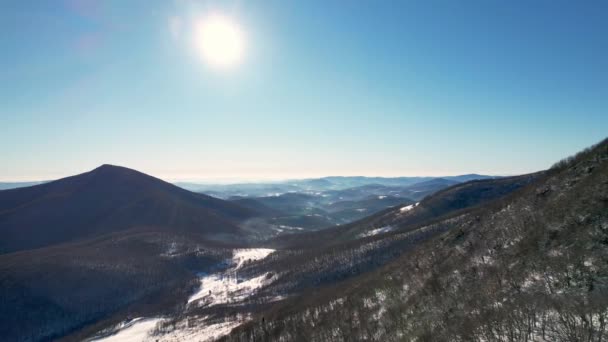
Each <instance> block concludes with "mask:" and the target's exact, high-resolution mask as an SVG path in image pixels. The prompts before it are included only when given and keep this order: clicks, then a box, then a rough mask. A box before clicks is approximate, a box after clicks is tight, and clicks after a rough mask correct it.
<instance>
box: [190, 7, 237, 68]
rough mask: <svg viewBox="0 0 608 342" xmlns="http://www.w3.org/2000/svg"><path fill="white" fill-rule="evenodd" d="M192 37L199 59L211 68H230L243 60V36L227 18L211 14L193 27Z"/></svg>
mask: <svg viewBox="0 0 608 342" xmlns="http://www.w3.org/2000/svg"><path fill="white" fill-rule="evenodd" d="M194 37H195V44H196V48H197V50H198V52H199V53H200V55H201V57H202V58H203V59H204V60H205V62H207V63H208V64H209V65H211V66H213V67H222V68H225V67H230V66H233V65H236V64H238V63H239V62H240V61H241V60H242V59H243V53H244V49H245V46H244V45H245V42H244V40H243V34H242V32H241V30H240V28H239V27H238V25H237V24H236V23H235V22H234V21H232V20H231V19H230V18H228V17H225V16H222V15H219V14H213V15H209V16H207V17H205V18H202V19H201V20H200V21H199V22H198V23H197V25H196V27H195V34H194Z"/></svg>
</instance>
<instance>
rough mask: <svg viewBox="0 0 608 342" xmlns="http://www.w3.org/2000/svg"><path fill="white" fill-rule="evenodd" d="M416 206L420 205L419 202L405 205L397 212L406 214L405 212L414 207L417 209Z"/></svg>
mask: <svg viewBox="0 0 608 342" xmlns="http://www.w3.org/2000/svg"><path fill="white" fill-rule="evenodd" d="M418 204H420V202H418V203H415V204H410V205H406V206H405V207H402V208H401V209H399V211H400V212H402V213H403V212H406V211H410V210H412V209H414V208H415V207H417V206H418Z"/></svg>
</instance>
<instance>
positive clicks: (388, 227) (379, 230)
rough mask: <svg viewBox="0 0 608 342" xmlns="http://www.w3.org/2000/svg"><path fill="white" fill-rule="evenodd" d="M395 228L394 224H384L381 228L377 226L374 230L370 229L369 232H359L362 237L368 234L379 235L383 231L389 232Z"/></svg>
mask: <svg viewBox="0 0 608 342" xmlns="http://www.w3.org/2000/svg"><path fill="white" fill-rule="evenodd" d="M394 229H395V228H394V227H393V226H384V227H380V228H376V229H373V230H370V231H368V232H365V233H361V234H359V236H360V237H366V236H373V235H378V234H382V233H388V232H390V231H392V230H394Z"/></svg>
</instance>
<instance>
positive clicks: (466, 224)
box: [225, 141, 608, 341]
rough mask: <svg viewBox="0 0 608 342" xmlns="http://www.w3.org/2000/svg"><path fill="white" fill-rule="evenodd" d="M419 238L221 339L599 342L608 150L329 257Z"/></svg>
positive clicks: (605, 301)
mask: <svg viewBox="0 0 608 342" xmlns="http://www.w3.org/2000/svg"><path fill="white" fill-rule="evenodd" d="M421 230H423V231H426V232H427V233H432V232H434V234H430V235H431V236H430V237H428V238H426V239H418V242H417V243H416V244H415V245H413V246H411V247H410V248H408V249H407V250H405V251H403V249H402V250H401V252H402V253H401V254H400V256H399V257H398V258H396V259H393V260H392V261H390V260H389V261H390V262H389V263H388V264H384V266H382V267H380V268H378V269H375V270H372V271H370V272H367V273H364V274H362V275H359V276H356V277H354V278H353V277H351V278H345V279H347V280H346V281H343V282H339V283H335V282H334V283H331V284H330V285H328V286H325V287H324V288H322V289H319V290H316V291H302V292H301V293H302V294H301V295H297V296H293V297H292V298H290V299H287V300H285V301H283V302H281V303H279V304H277V305H274V306H271V307H268V308H267V309H265V310H263V311H261V312H260V313H259V314H258V316H257V318H256V319H255V320H254V321H252V322H251V323H248V324H246V325H244V326H242V327H239V328H237V329H235V330H234V331H233V332H232V334H231V335H230V336H228V337H226V338H225V340H234V341H252V340H255V341H271V340H272V341H274V340H284V341H291V340H307V341H333V340H335V341H338V340H340V341H342V340H382V341H396V340H405V341H410V340H417V341H601V340H603V339H605V336H606V334H607V333H608V331H607V326H606V323H607V322H608V266H607V265H608V141H604V142H602V143H601V144H599V145H598V146H596V147H594V148H593V149H591V150H589V151H585V152H583V153H581V154H580V155H578V156H577V157H576V158H573V159H571V160H567V161H566V162H562V163H560V164H558V165H557V166H556V167H554V168H552V169H551V170H549V171H547V172H546V173H545V174H544V175H543V176H542V177H540V178H539V179H537V180H535V181H534V182H533V183H531V184H529V185H528V186H525V187H523V188H521V189H520V190H517V191H515V192H513V193H511V194H510V195H508V196H506V197H503V198H502V199H500V200H498V201H493V202H491V203H488V204H486V205H481V206H478V207H474V208H472V209H470V210H465V211H461V212H455V213H454V214H453V215H450V216H449V217H446V218H444V219H441V220H437V221H434V222H431V223H429V224H427V225H423V226H421V227H418V228H417V229H415V230H411V231H409V232H407V231H402V232H399V231H395V232H392V233H389V234H381V235H380V236H376V237H371V238H366V239H363V241H368V242H369V243H367V244H363V245H362V244H361V243H360V242H358V241H355V242H351V243H350V244H357V245H359V249H350V251H351V252H347V253H343V252H340V249H342V250H344V249H345V248H344V247H340V246H334V247H333V250H334V252H333V253H334V254H336V255H339V256H340V257H339V258H336V260H338V259H341V260H343V262H342V263H340V265H343V264H345V263H346V264H348V263H350V262H351V261H352V260H354V259H352V258H351V255H352V254H353V252H356V253H358V254H359V256H364V255H366V253H368V252H365V251H364V250H365V249H367V250H368V251H369V250H373V249H374V246H375V245H385V246H386V245H388V244H389V243H390V241H394V240H398V239H399V237H400V236H408V234H409V235H410V236H411V234H415V233H416V232H420V231H421ZM372 242H373V243H372ZM374 244H375V245H374ZM366 246H367V247H366ZM362 247H363V249H364V250H363V251H361V248H362ZM329 255H330V254H327V253H326V256H319V258H318V259H317V260H315V261H316V262H317V264H318V267H321V268H323V265H324V264H325V262H326V261H327V260H329V259H328V258H327V257H328V256H329ZM378 256H385V254H378V255H377V256H376V258H378ZM376 261H377V264H383V260H381V259H376ZM302 262H303V264H302V265H306V264H307V263H306V261H305V260H302ZM275 263H278V261H275ZM335 265H336V264H334V266H335ZM291 267H292V268H294V269H298V270H301V269H302V266H301V265H293V264H292V266H291ZM278 277H279V279H280V278H281V274H279V275H278ZM292 277H295V275H292ZM288 287H289V284H285V285H284V286H283V288H288ZM275 290H280V288H278V287H277V288H275Z"/></svg>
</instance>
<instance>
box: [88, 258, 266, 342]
mask: <svg viewBox="0 0 608 342" xmlns="http://www.w3.org/2000/svg"><path fill="white" fill-rule="evenodd" d="M272 252H274V249H269V248H249V249H235V250H234V251H233V255H232V259H231V260H229V261H230V263H231V265H232V267H230V268H229V269H227V270H226V271H224V272H219V273H214V274H205V275H202V276H201V278H200V281H201V286H200V289H199V290H198V291H197V292H196V293H195V294H193V295H192V296H191V297H190V298H189V299H188V303H189V304H191V305H201V306H211V305H217V304H226V303H237V302H240V301H243V300H245V299H247V297H249V296H251V295H252V294H253V293H255V291H256V290H257V289H259V288H260V287H262V286H264V285H266V284H268V283H270V282H272V281H273V280H274V278H273V277H269V276H267V275H266V274H263V275H261V276H258V277H255V278H250V279H243V278H239V275H238V270H239V269H241V268H242V267H243V266H244V265H245V264H246V263H248V262H251V261H254V260H260V259H263V258H265V257H267V256H268V255H269V254H270V253H272ZM205 320H206V318H201V319H200V320H197V324H196V325H195V326H189V324H188V323H187V321H184V322H181V323H180V324H178V325H177V326H176V327H175V329H173V330H171V331H169V332H167V333H164V334H162V335H156V336H152V333H153V332H154V329H155V328H156V326H157V324H158V323H159V322H162V321H163V318H159V317H155V318H137V319H134V320H132V321H129V322H126V323H122V324H121V325H120V326H119V327H118V332H116V333H115V334H113V335H110V336H106V337H102V338H98V339H94V341H100V342H144V341H146V342H147V341H213V340H215V339H217V338H219V337H221V336H224V335H226V334H228V333H230V331H232V329H233V328H235V327H237V326H239V325H240V324H242V323H244V322H245V321H247V317H243V316H241V317H239V318H238V319H236V320H227V321H224V322H214V323H211V324H204V322H205Z"/></svg>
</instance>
